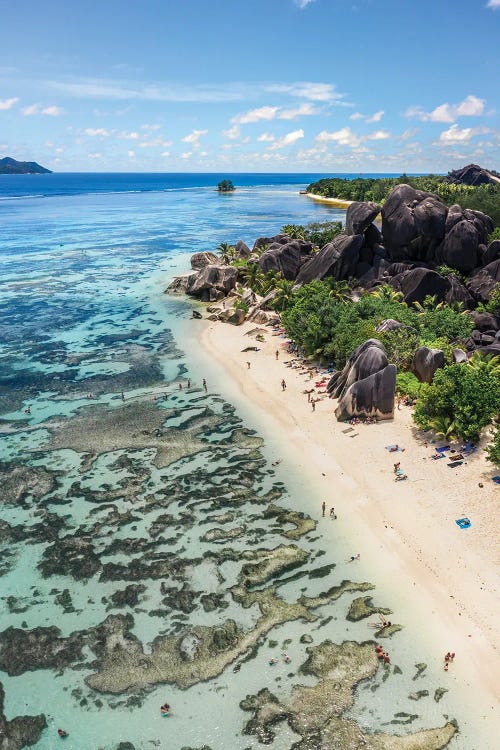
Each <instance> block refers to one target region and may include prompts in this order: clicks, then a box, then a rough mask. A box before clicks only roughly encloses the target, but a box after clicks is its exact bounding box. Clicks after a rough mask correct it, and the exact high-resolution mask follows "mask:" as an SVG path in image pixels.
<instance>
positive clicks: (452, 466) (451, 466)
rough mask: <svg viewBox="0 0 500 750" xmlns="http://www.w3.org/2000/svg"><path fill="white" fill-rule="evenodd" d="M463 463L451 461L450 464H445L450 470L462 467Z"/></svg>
mask: <svg viewBox="0 0 500 750" xmlns="http://www.w3.org/2000/svg"><path fill="white" fill-rule="evenodd" d="M462 464H463V461H452V462H451V464H447V466H449V467H450V469H454V468H455V466H462Z"/></svg>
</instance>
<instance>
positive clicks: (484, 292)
mask: <svg viewBox="0 0 500 750" xmlns="http://www.w3.org/2000/svg"><path fill="white" fill-rule="evenodd" d="M498 282H500V258H499V259H498V260H494V261H493V262H492V263H488V265H487V266H485V267H484V268H482V269H481V270H480V271H478V272H477V273H475V274H474V276H473V277H472V278H471V279H469V280H468V281H467V288H468V289H469V290H470V291H471V292H472V293H473V294H474V295H475V296H476V298H477V299H478V300H479V302H488V300H489V298H490V296H491V293H492V291H493V290H494V289H495V287H496V285H497V284H498Z"/></svg>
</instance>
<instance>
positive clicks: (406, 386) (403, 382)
mask: <svg viewBox="0 0 500 750" xmlns="http://www.w3.org/2000/svg"><path fill="white" fill-rule="evenodd" d="M423 387H424V383H421V382H420V380H419V379H418V378H417V376H416V375H414V374H413V373H412V372H398V374H397V375H396V393H398V394H399V395H400V396H410V398H417V397H418V396H419V395H420V393H421V392H422V390H423Z"/></svg>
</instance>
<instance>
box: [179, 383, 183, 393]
mask: <svg viewBox="0 0 500 750" xmlns="http://www.w3.org/2000/svg"><path fill="white" fill-rule="evenodd" d="M179 390H180V391H182V383H179Z"/></svg>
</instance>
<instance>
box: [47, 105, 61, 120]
mask: <svg viewBox="0 0 500 750" xmlns="http://www.w3.org/2000/svg"><path fill="white" fill-rule="evenodd" d="M62 114H64V112H63V110H62V109H61V107H56V105H55V104H51V105H50V107H44V108H43V109H42V115H49V116H50V117H60V115H62Z"/></svg>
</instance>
